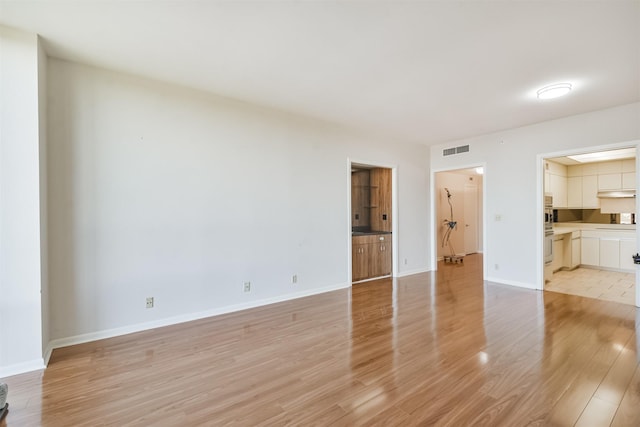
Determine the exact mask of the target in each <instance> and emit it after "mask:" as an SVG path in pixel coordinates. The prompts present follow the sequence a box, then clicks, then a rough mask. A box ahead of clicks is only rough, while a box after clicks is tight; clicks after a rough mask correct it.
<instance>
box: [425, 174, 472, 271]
mask: <svg viewBox="0 0 640 427" xmlns="http://www.w3.org/2000/svg"><path fill="white" fill-rule="evenodd" d="M483 173H484V170H483V168H482V167H477V168H468V169H459V170H451V171H445V172H438V173H436V174H435V203H436V206H435V208H436V210H435V219H434V220H435V222H436V224H435V226H436V227H435V229H436V234H437V239H438V241H437V261H442V260H443V259H445V257H446V258H451V257H453V259H458V258H462V259H463V257H464V256H466V255H469V254H474V253H482V252H483V248H482V241H483V229H482V224H483V218H482V199H483V197H482V196H483V195H482V185H483V182H482V181H483Z"/></svg>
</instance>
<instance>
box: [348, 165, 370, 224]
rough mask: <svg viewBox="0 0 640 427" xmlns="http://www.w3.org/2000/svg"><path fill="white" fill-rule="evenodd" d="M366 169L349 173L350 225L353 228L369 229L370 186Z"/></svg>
mask: <svg viewBox="0 0 640 427" xmlns="http://www.w3.org/2000/svg"><path fill="white" fill-rule="evenodd" d="M369 175H370V172H369V170H368V169H359V170H354V171H353V172H351V225H352V226H353V227H369V226H370V225H371V222H370V220H369V217H370V215H369V210H370V209H371V186H370V185H369V179H370V178H369Z"/></svg>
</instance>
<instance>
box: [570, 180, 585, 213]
mask: <svg viewBox="0 0 640 427" xmlns="http://www.w3.org/2000/svg"><path fill="white" fill-rule="evenodd" d="M567 207H569V208H582V177H581V176H570V177H569V178H567Z"/></svg>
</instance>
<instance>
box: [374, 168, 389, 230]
mask: <svg viewBox="0 0 640 427" xmlns="http://www.w3.org/2000/svg"><path fill="white" fill-rule="evenodd" d="M370 173H371V175H370V182H371V229H372V230H376V231H392V230H391V169H384V168H374V169H371V172H370Z"/></svg>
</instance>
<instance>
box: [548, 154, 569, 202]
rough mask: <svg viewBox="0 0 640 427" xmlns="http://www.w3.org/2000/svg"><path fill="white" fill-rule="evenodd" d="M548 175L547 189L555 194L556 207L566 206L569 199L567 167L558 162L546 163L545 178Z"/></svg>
mask: <svg viewBox="0 0 640 427" xmlns="http://www.w3.org/2000/svg"><path fill="white" fill-rule="evenodd" d="M546 177H548V180H549V185H548V186H547V185H546V183H545V190H547V192H550V193H551V194H552V195H553V207H554V208H566V207H567V205H568V200H567V167H566V166H565V165H561V164H559V163H556V162H552V161H547V162H546V163H545V178H546Z"/></svg>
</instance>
